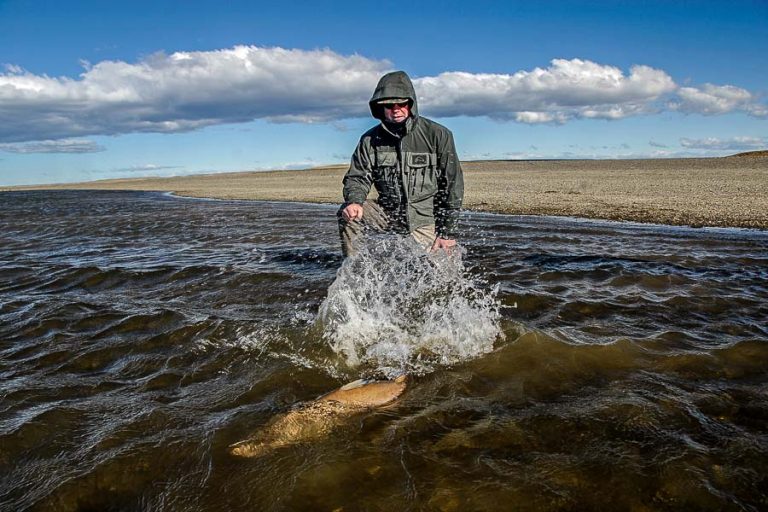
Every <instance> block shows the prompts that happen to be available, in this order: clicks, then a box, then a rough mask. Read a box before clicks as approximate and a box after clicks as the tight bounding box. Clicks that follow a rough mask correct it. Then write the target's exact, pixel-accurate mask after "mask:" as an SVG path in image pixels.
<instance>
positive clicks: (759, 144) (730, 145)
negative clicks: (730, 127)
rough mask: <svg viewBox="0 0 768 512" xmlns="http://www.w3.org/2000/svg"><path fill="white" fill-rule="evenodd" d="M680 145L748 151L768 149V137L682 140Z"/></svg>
mask: <svg viewBox="0 0 768 512" xmlns="http://www.w3.org/2000/svg"><path fill="white" fill-rule="evenodd" d="M680 145H681V146H683V147H684V148H689V149H719V150H732V151H748V150H754V149H766V148H768V137H733V138H730V139H719V138H717V137H709V138H706V139H688V138H683V139H680Z"/></svg>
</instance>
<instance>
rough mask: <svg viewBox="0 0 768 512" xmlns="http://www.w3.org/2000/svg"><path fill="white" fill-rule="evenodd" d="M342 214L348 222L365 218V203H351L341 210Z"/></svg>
mask: <svg viewBox="0 0 768 512" xmlns="http://www.w3.org/2000/svg"><path fill="white" fill-rule="evenodd" d="M341 216H342V217H344V220H345V221H347V222H349V221H352V220H360V219H362V218H363V205H361V204H357V203H350V204H348V205H347V207H346V208H344V209H343V210H342V211H341Z"/></svg>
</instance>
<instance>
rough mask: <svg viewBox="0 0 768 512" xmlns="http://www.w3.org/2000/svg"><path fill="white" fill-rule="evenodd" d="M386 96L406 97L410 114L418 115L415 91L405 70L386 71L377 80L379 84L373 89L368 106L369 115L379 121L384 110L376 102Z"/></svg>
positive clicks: (414, 116)
mask: <svg viewBox="0 0 768 512" xmlns="http://www.w3.org/2000/svg"><path fill="white" fill-rule="evenodd" d="M388 98H408V100H409V101H410V102H411V116H412V117H413V118H416V117H419V109H418V107H417V104H416V91H415V90H414V88H413V84H412V83H411V79H410V78H409V77H408V75H407V74H406V72H405V71H393V72H392V73H387V74H386V75H384V76H383V77H381V79H380V80H379V84H378V85H377V86H376V89H375V90H374V91H373V96H371V101H369V102H368V106H370V108H371V115H372V116H373V117H375V118H376V119H378V120H380V121H384V110H383V109H382V107H381V105H377V104H376V102H377V101H380V100H384V99H388Z"/></svg>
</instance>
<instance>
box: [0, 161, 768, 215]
mask: <svg viewBox="0 0 768 512" xmlns="http://www.w3.org/2000/svg"><path fill="white" fill-rule="evenodd" d="M462 167H463V169H464V176H465V189H466V190H465V198H464V207H465V208H467V209H470V210H476V211H487V212H496V213H506V214H515V215H560V216H567V217H584V218H591V219H606V220H621V221H633V222H645V223H655V224H669V225H687V226H696V227H699V226H720V227H741V228H758V229H764V230H765V229H768V157H767V156H755V157H750V158H744V157H725V158H686V159H656V160H526V161H520V160H513V161H498V160H493V161H477V162H464V163H462ZM345 171H346V166H330V167H319V168H313V169H308V170H301V171H268V172H258V171H257V172H238V173H222V174H207V175H194V176H182V177H172V178H136V179H115V180H103V181H93V182H85V183H68V184H59V185H36V186H23V187H5V188H2V189H0V191H12V190H145V191H168V192H173V193H174V194H176V195H180V196H189V197H207V198H215V199H252V200H272V201H301V202H314V203H340V202H341V201H342V198H341V179H342V177H343V175H344V172H345Z"/></svg>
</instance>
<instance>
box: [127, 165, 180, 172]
mask: <svg viewBox="0 0 768 512" xmlns="http://www.w3.org/2000/svg"><path fill="white" fill-rule="evenodd" d="M179 168H180V167H179V166H178V165H157V164H142V165H131V166H128V167H122V168H120V169H115V171H116V172H153V171H162V170H166V169H179Z"/></svg>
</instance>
